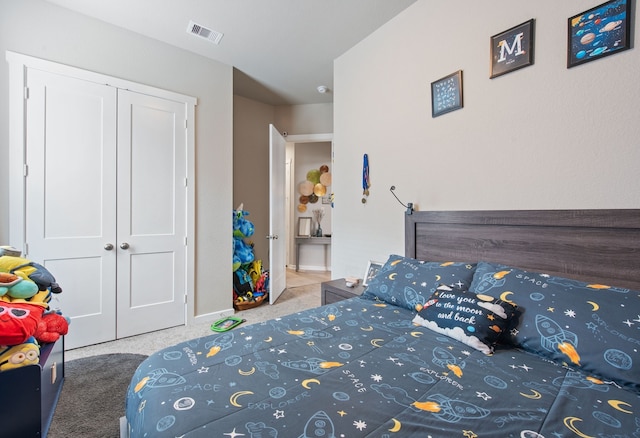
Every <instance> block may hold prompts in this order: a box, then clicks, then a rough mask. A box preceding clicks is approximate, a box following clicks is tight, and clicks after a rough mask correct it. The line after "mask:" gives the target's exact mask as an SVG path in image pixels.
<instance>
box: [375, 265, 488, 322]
mask: <svg viewBox="0 0 640 438" xmlns="http://www.w3.org/2000/svg"><path fill="white" fill-rule="evenodd" d="M475 268H476V265H475V263H464V262H426V261H421V260H416V259H413V258H410V257H403V256H399V255H395V254H392V255H391V256H389V259H388V260H387V261H386V263H385V264H384V265H383V266H382V268H380V271H378V273H377V274H376V276H375V277H374V278H373V279H372V280H371V281H370V282H369V284H368V285H367V288H366V290H365V291H364V293H363V294H362V296H363V297H364V298H367V299H374V300H379V301H384V302H386V303H389V304H393V305H395V306H400V307H404V308H406V309H409V310H418V311H419V310H420V309H422V306H424V304H425V303H426V302H427V300H428V299H429V297H430V296H431V295H432V294H433V293H434V292H435V291H436V288H437V287H438V286H439V285H440V284H446V285H448V286H451V287H455V288H458V289H465V290H466V289H467V288H468V287H469V285H470V284H471V280H472V279H473V272H474V270H475Z"/></svg>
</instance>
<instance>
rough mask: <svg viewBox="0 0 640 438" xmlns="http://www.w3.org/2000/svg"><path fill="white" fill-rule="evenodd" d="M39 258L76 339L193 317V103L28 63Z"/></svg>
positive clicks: (33, 233)
mask: <svg viewBox="0 0 640 438" xmlns="http://www.w3.org/2000/svg"><path fill="white" fill-rule="evenodd" d="M27 88H28V99H27V112H26V163H27V176H26V212H25V218H26V219H25V222H26V223H25V237H26V239H25V240H26V244H27V247H28V257H29V258H30V259H32V260H34V261H38V262H40V263H42V264H44V265H45V266H46V267H47V268H48V269H49V270H50V271H51V272H52V273H53V274H54V276H55V277H56V279H57V280H58V282H59V283H60V285H61V286H62V288H63V293H62V294H60V295H59V296H56V297H55V300H54V302H53V303H52V307H59V308H60V309H61V310H62V312H63V314H64V315H66V316H69V317H70V318H71V326H70V331H69V335H67V337H66V339H65V344H66V348H68V349H69V348H75V347H80V346H85V345H90V344H95V343H99V342H104V341H109V340H114V339H117V338H122V337H126V336H131V335H136V334H140V333H145V332H150V331H155V330H158V329H163V328H167V327H172V326H176V325H182V324H184V323H185V293H186V286H185V284H186V280H185V275H186V274H185V269H186V135H185V129H186V127H185V124H186V122H185V121H186V107H185V104H184V103H180V102H175V101H171V100H167V99H163V98H159V97H154V96H149V95H144V94H139V93H134V92H131V91H127V90H122V89H117V88H114V87H111V86H108V85H104V84H97V83H93V82H89V81H85V80H80V79H76V78H71V77H67V76H63V75H58V74H54V73H49V72H44V71H39V70H35V69H28V71H27Z"/></svg>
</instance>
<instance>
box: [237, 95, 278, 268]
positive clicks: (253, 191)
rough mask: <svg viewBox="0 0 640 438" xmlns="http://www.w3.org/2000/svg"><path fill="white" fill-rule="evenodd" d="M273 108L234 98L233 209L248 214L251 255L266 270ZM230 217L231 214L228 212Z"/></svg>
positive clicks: (245, 99) (249, 100)
mask: <svg viewBox="0 0 640 438" xmlns="http://www.w3.org/2000/svg"><path fill="white" fill-rule="evenodd" d="M274 119H275V107H274V106H272V105H266V104H264V103H260V102H256V101H255V100H251V99H247V98H245V97H240V96H234V97H233V208H237V207H238V205H239V204H240V203H243V204H244V209H245V210H246V211H248V212H249V216H247V219H249V220H250V221H251V222H253V225H254V227H255V233H254V235H253V236H252V237H250V238H249V239H247V240H248V241H249V240H252V241H253V242H254V247H253V249H254V255H255V257H256V259H260V260H262V261H263V265H264V266H265V267H267V266H268V265H269V264H268V259H269V241H268V240H267V239H266V238H265V237H266V236H267V234H269V124H273V123H274ZM229 215H231V212H229Z"/></svg>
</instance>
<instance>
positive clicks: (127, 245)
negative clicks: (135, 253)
mask: <svg viewBox="0 0 640 438" xmlns="http://www.w3.org/2000/svg"><path fill="white" fill-rule="evenodd" d="M120 248H122V249H129V244H128V243H127V242H122V243H121V244H120Z"/></svg>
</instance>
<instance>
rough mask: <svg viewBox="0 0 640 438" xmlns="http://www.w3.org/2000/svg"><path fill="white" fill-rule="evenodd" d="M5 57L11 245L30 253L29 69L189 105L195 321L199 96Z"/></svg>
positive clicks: (189, 267)
mask: <svg viewBox="0 0 640 438" xmlns="http://www.w3.org/2000/svg"><path fill="white" fill-rule="evenodd" d="M6 60H7V62H8V63H9V187H10V193H11V194H12V195H11V196H10V197H9V208H10V209H11V210H10V211H11V215H9V245H11V246H14V247H16V248H21V249H22V250H23V253H26V254H27V255H28V247H26V242H25V219H26V211H25V208H26V203H25V193H26V184H25V176H26V173H27V172H28V169H27V168H26V150H25V146H26V138H25V130H24V115H25V113H26V106H25V101H26V99H25V97H26V96H25V94H26V93H27V91H26V85H25V84H26V74H27V70H28V69H30V68H31V69H37V70H44V71H47V72H50V73H54V74H60V75H64V76H69V77H72V78H76V79H81V80H85V81H89V82H96V83H99V84H104V85H109V86H113V87H115V88H123V89H128V90H131V91H134V92H137V93H141V94H149V95H153V96H157V97H160V98H163V99H167V100H173V101H176V102H180V103H184V104H185V105H186V107H187V108H186V110H187V111H186V113H187V120H188V121H189V123H188V124H187V130H186V132H187V134H186V135H187V180H186V181H185V182H184V183H185V186H186V187H187V206H186V208H187V211H186V215H187V229H186V236H185V240H186V243H187V248H186V261H185V263H186V271H185V272H186V284H185V288H186V294H187V306H186V313H187V314H186V318H185V321H186V323H187V325H188V324H192V323H194V322H195V299H194V297H195V293H194V292H195V245H194V243H195V193H196V190H195V183H196V178H195V138H194V137H195V135H194V134H195V127H194V123H195V107H196V105H197V104H198V99H197V98H195V97H193V96H187V95H184V94H180V93H175V92H173V91H168V90H163V89H161V88H156V87H152V86H149V85H144V84H140V83H137V82H132V81H128V80H125V79H120V78H116V77H112V76H108V75H105V74H101V73H95V72H92V71H88V70H83V69H81V68H78V67H72V66H68V65H65V64H60V63H57V62H53V61H48V60H45V59H41V58H36V57H33V56H29V55H24V54H21V53H17V52H12V51H9V50H8V51H7V52H6Z"/></svg>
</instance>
